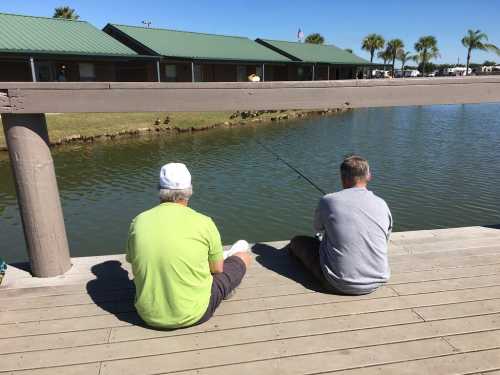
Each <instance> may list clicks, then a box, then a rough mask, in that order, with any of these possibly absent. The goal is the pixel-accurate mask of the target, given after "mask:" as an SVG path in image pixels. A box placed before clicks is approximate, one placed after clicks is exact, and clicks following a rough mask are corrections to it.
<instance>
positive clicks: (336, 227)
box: [314, 188, 392, 294]
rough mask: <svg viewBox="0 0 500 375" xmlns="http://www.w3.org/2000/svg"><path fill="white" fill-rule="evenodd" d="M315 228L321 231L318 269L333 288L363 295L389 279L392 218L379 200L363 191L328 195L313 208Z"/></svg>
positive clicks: (348, 191) (346, 191) (367, 191)
mask: <svg viewBox="0 0 500 375" xmlns="http://www.w3.org/2000/svg"><path fill="white" fill-rule="evenodd" d="M314 229H315V230H316V231H324V236H323V240H322V242H321V247H320V261H321V267H322V269H323V273H324V274H325V277H326V278H327V280H328V281H329V282H330V284H331V285H332V286H333V287H334V288H335V289H337V290H339V291H341V292H344V293H348V294H364V293H369V292H371V291H373V290H374V289H376V288H377V287H379V286H380V285H381V284H383V283H384V282H386V281H387V280H388V279H389V277H390V269H389V262H388V258H387V245H388V241H389V236H390V233H391V230H392V216H391V212H390V210H389V207H388V206H387V204H386V203H385V201H384V200H383V199H382V198H379V197H377V196H376V195H375V194H373V193H372V192H371V191H369V190H367V189H365V188H350V189H344V190H342V191H339V192H337V193H333V194H327V195H325V196H324V197H323V198H321V200H320V201H319V204H318V207H317V209H316V212H315V218H314Z"/></svg>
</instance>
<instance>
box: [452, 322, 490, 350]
mask: <svg viewBox="0 0 500 375" xmlns="http://www.w3.org/2000/svg"><path fill="white" fill-rule="evenodd" d="M480 318H482V319H486V316H482V317H480ZM446 341H447V342H448V343H449V344H450V345H452V346H453V347H454V348H456V349H457V350H460V351H464V352H465V351H472V350H486V349H490V348H493V347H497V348H498V347H500V330H499V329H497V330H488V331H485V332H476V333H468V334H459V335H454V336H448V337H446Z"/></svg>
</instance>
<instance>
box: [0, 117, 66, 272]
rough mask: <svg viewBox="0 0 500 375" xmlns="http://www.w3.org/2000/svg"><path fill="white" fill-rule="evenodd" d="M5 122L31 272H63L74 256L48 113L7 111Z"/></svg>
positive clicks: (3, 119) (3, 120)
mask: <svg viewBox="0 0 500 375" xmlns="http://www.w3.org/2000/svg"><path fill="white" fill-rule="evenodd" d="M2 122H3V127H4V132H5V139H6V141H7V147H8V149H9V155H10V160H11V164H12V170H13V173H14V178H15V181H16V191H17V199H18V202H19V208H20V211H21V219H22V222H23V229H24V237H25V239H26V245H27V249H28V255H29V258H30V263H31V272H32V274H33V275H34V276H37V277H51V276H57V275H62V274H63V273H65V272H66V271H67V270H69V269H70V267H71V260H70V255H69V247H68V240H67V238H66V229H65V227H64V218H63V213H62V208H61V202H60V200H59V189H58V188H57V181H56V175H55V171H54V163H53V161H52V155H51V153H50V149H49V136H48V132H47V123H46V121H45V115H44V114H39V113H38V114H11V113H4V114H2Z"/></svg>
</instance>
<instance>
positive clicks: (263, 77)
mask: <svg viewBox="0 0 500 375" xmlns="http://www.w3.org/2000/svg"><path fill="white" fill-rule="evenodd" d="M265 68H266V64H262V82H264V81H265V80H266V75H265V73H264V69H265Z"/></svg>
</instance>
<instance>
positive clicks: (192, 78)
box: [191, 61, 194, 82]
mask: <svg viewBox="0 0 500 375" xmlns="http://www.w3.org/2000/svg"><path fill="white" fill-rule="evenodd" d="M191 82H194V61H191Z"/></svg>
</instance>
